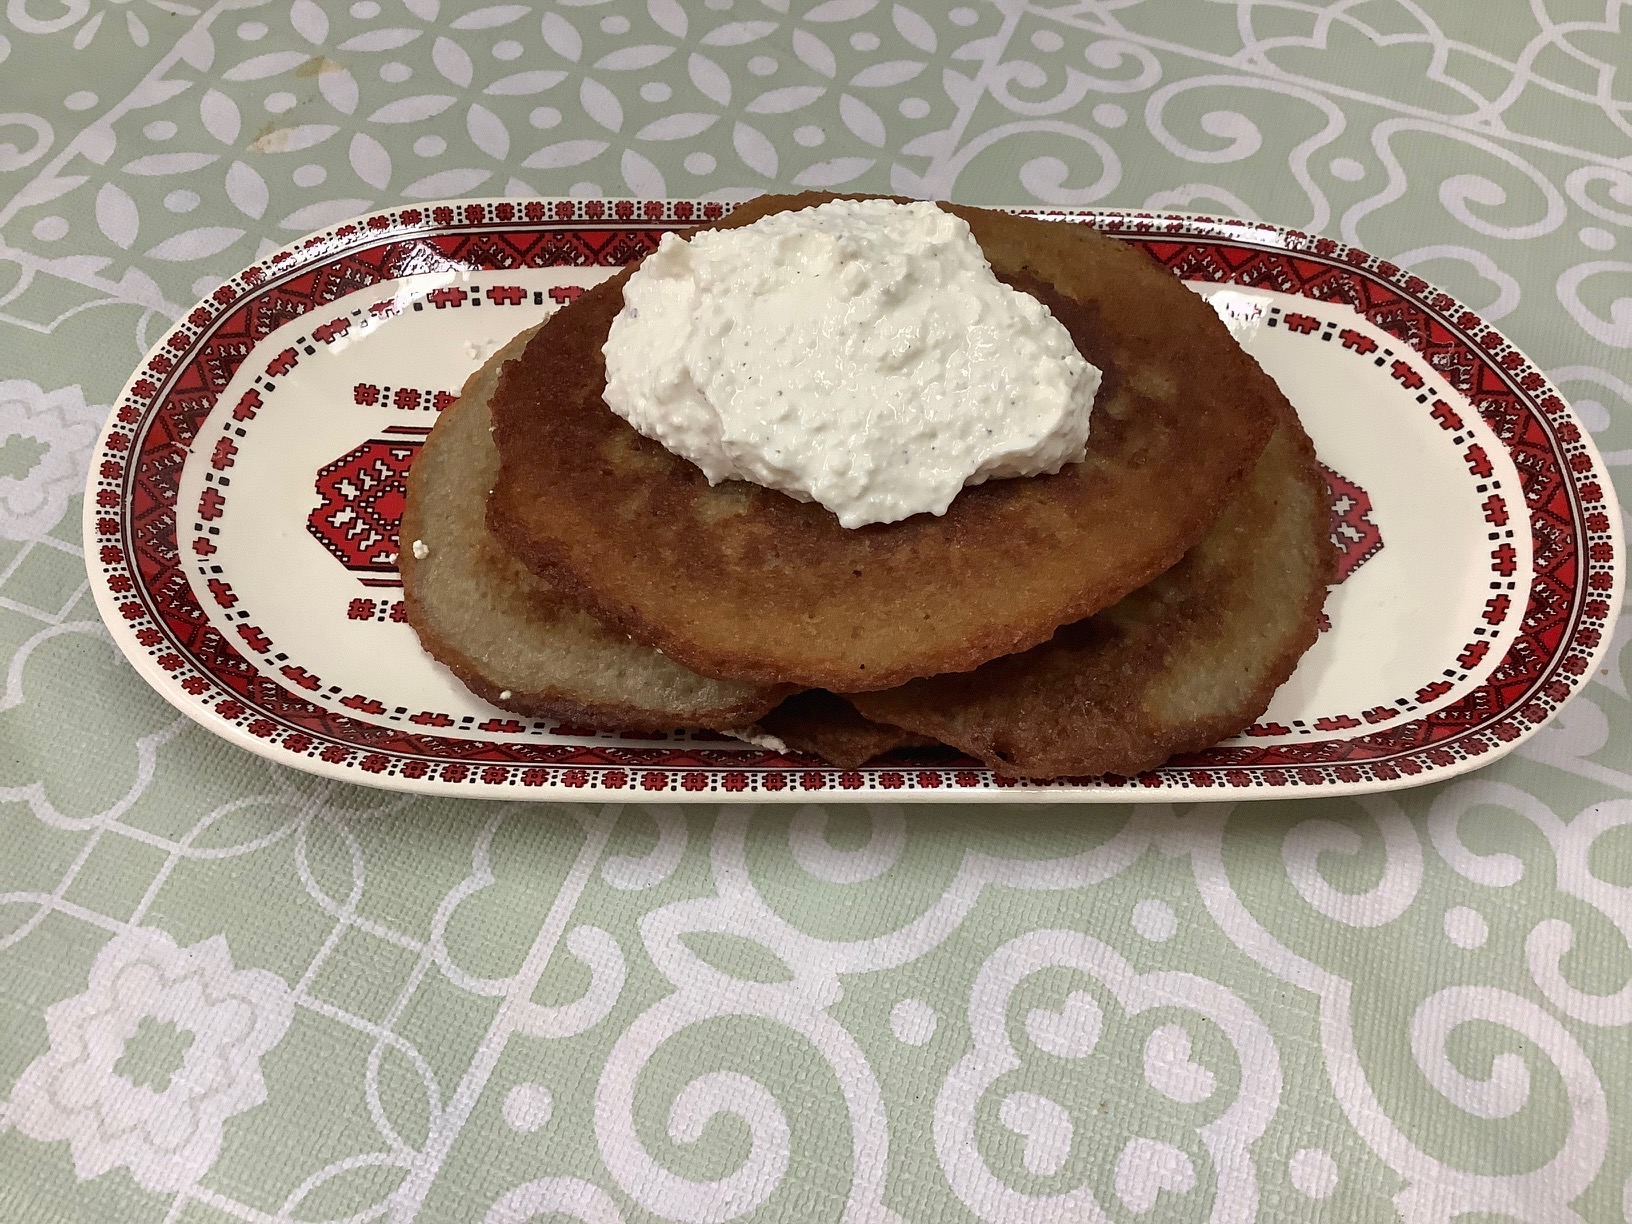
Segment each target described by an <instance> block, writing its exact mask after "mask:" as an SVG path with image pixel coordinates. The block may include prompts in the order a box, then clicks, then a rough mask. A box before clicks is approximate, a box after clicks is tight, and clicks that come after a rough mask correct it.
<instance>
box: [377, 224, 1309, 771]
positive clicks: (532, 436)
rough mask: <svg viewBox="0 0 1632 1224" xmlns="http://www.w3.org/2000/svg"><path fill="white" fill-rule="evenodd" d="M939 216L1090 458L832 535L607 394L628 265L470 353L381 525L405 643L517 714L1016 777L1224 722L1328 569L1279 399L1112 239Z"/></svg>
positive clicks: (1303, 465) (1153, 752)
mask: <svg viewBox="0 0 1632 1224" xmlns="http://www.w3.org/2000/svg"><path fill="white" fill-rule="evenodd" d="M833 198H835V197H833V196H830V195H825V194H808V195H800V196H781V197H764V198H761V199H758V200H755V201H753V202H751V203H749V204H746V205H743V206H742V207H740V208H738V209H737V210H736V211H735V212H733V213H732V214H731V216H730V217H729V218H728V219H727V220H725V221H722V222H720V223H719V225H720V226H721V227H735V226H741V225H746V224H748V223H750V222H752V221H754V220H757V219H758V218H760V217H763V216H765V215H767V214H769V213H772V212H778V211H784V210H789V209H798V208H806V207H810V206H812V205H815V204H819V203H823V202H825V201H827V200H830V199H833ZM942 207H944V208H946V209H948V210H949V211H951V212H954V213H956V214H957V215H958V216H960V217H962V218H963V219H964V220H965V221H967V222H968V224H969V227H970V229H971V231H972V232H973V234H974V237H975V239H976V240H977V241H978V242H979V243H980V245H981V247H982V249H983V250H984V251H985V253H986V256H987V258H988V259H989V260H990V262H991V264H992V268H993V270H994V271H995V272H996V274H997V276H998V277H999V278H1000V279H1001V280H1004V281H1006V282H1008V283H1009V284H1011V285H1013V286H1014V287H1015V288H1017V289H1020V290H1023V291H1024V292H1026V293H1029V294H1032V295H1033V296H1035V297H1036V298H1037V299H1038V300H1040V301H1041V302H1042V303H1043V304H1044V305H1046V306H1047V307H1048V308H1049V309H1050V310H1051V311H1052V312H1053V314H1054V316H1055V317H1056V318H1057V319H1058V320H1059V321H1060V322H1061V323H1062V324H1064V325H1065V327H1066V329H1067V330H1068V331H1069V332H1070V333H1071V337H1072V339H1073V340H1074V341H1075V343H1076V345H1077V348H1078V350H1079V351H1080V352H1081V353H1082V355H1083V356H1084V357H1085V358H1087V359H1088V360H1089V361H1090V362H1092V363H1093V364H1094V365H1096V366H1098V367H1099V368H1100V369H1101V370H1102V371H1103V372H1104V382H1103V384H1102V385H1101V388H1100V391H1099V395H1098V398H1097V399H1096V401H1095V405H1094V415H1093V424H1092V429H1091V432H1090V436H1089V439H1088V453H1087V457H1086V458H1085V459H1084V461H1083V462H1081V463H1077V464H1069V465H1067V466H1066V467H1065V468H1064V469H1063V470H1062V471H1061V472H1060V473H1059V474H1058V475H1054V476H1036V477H1022V478H1017V479H1010V480H996V481H990V482H988V483H986V484H983V485H979V486H977V487H974V488H969V489H965V490H964V491H963V492H962V493H960V494H959V495H958V497H957V498H956V499H955V500H954V501H953V503H952V505H951V506H950V508H949V509H948V510H947V512H946V513H945V514H944V515H941V516H938V517H937V516H934V515H927V514H920V515H915V516H913V517H912V518H909V519H905V520H902V521H900V522H896V523H889V524H875V525H871V526H866V527H860V528H855V529H846V528H844V527H841V526H840V525H839V523H838V520H837V519H836V518H835V517H834V516H833V514H832V513H831V512H829V511H828V510H826V509H825V508H824V507H822V506H820V505H818V504H816V503H805V502H797V501H794V500H793V499H792V498H789V497H787V496H786V495H784V494H782V493H779V492H776V491H773V490H770V489H765V488H761V487H759V486H756V485H752V484H747V483H744V482H741V481H727V482H725V483H722V484H720V485H716V486H712V487H711V486H710V485H709V483H708V481H707V478H706V477H704V476H703V474H702V472H701V471H699V470H698V469H697V468H696V467H695V466H693V465H692V464H691V463H689V462H688V461H686V460H684V459H681V458H679V457H678V456H676V455H674V454H672V453H670V452H669V451H668V450H666V449H665V448H664V447H663V446H661V445H660V444H659V443H657V442H654V441H652V440H650V439H648V438H645V437H643V436H641V435H640V434H638V433H636V432H635V430H634V429H633V428H632V427H631V426H630V425H629V424H628V423H627V422H625V421H624V420H623V419H622V418H620V417H618V416H616V415H615V414H614V413H613V412H612V411H611V409H609V408H608V407H607V406H606V404H605V403H604V402H603V400H602V393H603V391H604V389H605V385H606V370H605V363H604V361H603V358H602V355H601V348H602V345H603V344H604V343H605V341H606V336H607V331H608V329H609V328H610V326H611V324H612V320H613V318H614V316H615V315H616V314H617V312H618V311H619V309H621V307H622V304H623V283H624V281H625V280H626V279H627V278H628V275H629V272H628V271H627V270H626V271H624V272H622V273H620V274H619V275H618V276H617V277H615V278H613V279H612V280H610V281H608V282H606V283H604V284H602V285H599V286H597V287H595V288H593V289H591V290H589V291H588V292H586V293H585V294H584V295H583V296H582V297H580V298H579V299H578V300H577V301H576V302H575V303H573V304H572V305H570V306H568V307H566V308H564V309H563V310H561V311H559V312H558V313H557V314H555V315H554V316H552V317H551V318H550V319H549V320H547V321H546V322H545V323H543V324H542V325H541V326H539V327H537V328H535V329H533V330H532V331H530V332H527V333H525V334H523V335H521V336H518V337H517V338H516V339H515V340H513V341H512V342H511V343H510V344H509V345H508V346H506V347H505V348H504V349H503V350H501V351H500V352H499V353H498V354H496V355H495V356H494V357H493V359H492V360H490V361H489V362H488V363H487V364H486V365H485V366H483V367H482V369H480V370H479V371H477V372H476V373H475V374H474V375H472V376H471V378H470V380H469V381H468V382H467V383H466V384H465V386H464V389H463V391H462V392H461V394H460V396H459V399H458V400H457V402H455V403H454V404H453V405H452V406H451V407H449V408H448V409H447V410H446V411H445V412H444V413H443V415H442V417H441V418H440V420H439V421H438V423H437V426H436V428H435V430H433V431H432V434H431V436H430V438H429V439H428V440H427V442H426V444H425V448H424V450H423V451H422V453H421V454H420V456H419V459H418V461H417V462H416V463H415V465H414V468H413V471H412V473H411V477H410V481H409V496H408V507H407V511H406V513H405V515H404V517H403V522H402V533H401V539H402V542H403V548H402V553H401V566H402V577H403V584H404V587H405V588H406V597H407V609H408V619H409V622H410V623H411V624H412V625H413V627H414V629H415V630H416V631H417V632H418V634H419V638H420V641H421V643H422V644H423V645H424V647H425V649H426V650H427V651H429V652H430V654H431V655H433V656H434V657H435V658H436V659H438V660H440V661H441V662H442V663H444V664H446V665H447V666H448V667H449V668H450V669H451V670H452V671H453V672H454V674H455V675H457V676H458V677H459V679H460V680H462V681H463V682H464V683H465V684H466V685H467V686H468V687H469V688H470V689H471V690H472V691H473V692H475V693H476V694H477V695H478V696H480V697H482V698H484V699H485V700H487V701H490V702H493V703H494V704H496V705H499V706H502V707H504V708H506V709H509V710H514V711H517V712H519V713H523V714H530V715H534V716H542V717H548V718H556V719H562V720H565V721H569V722H572V723H575V724H579V725H588V726H593V727H601V728H606V729H612V730H618V731H631V732H638V731H667V730H671V729H674V728H678V727H706V728H712V729H715V730H721V731H743V730H747V729H752V728H758V729H760V730H762V731H763V732H766V733H769V734H771V735H774V736H776V737H778V738H780V739H782V740H783V741H785V742H786V743H787V744H789V745H790V746H792V747H793V748H796V749H801V750H804V751H810V752H814V753H816V754H817V755H819V756H821V757H823V758H825V759H826V760H828V761H830V762H832V763H834V764H836V765H841V766H845V767H849V766H853V765H856V764H859V763H861V762H862V761H865V760H868V759H871V758H872V757H874V756H877V755H879V754H881V753H884V752H888V751H892V750H895V749H900V748H923V747H927V746H929V745H935V744H942V745H949V746H950V747H952V748H955V749H958V750H960V751H962V752H964V753H967V754H969V755H971V756H974V757H977V758H979V759H980V760H982V761H984V762H985V763H986V764H987V765H989V766H991V767H992V768H993V769H994V770H997V771H998V772H1000V773H1003V774H1006V775H1010V776H1031V777H1056V776H1062V775H1071V776H1081V775H1097V774H1102V773H1116V774H1123V775H1129V774H1134V773H1138V772H1140V771H1141V770H1145V769H1148V768H1151V767H1153V766H1156V765H1158V764H1160V763H1161V762H1163V761H1165V760H1166V759H1167V758H1168V757H1170V756H1172V755H1173V754H1174V753H1178V752H1185V751H1193V750H1196V749H1200V748H1204V747H1207V746H1209V745H1211V744H1214V743H1217V742H1218V741H1219V740H1221V739H1224V738H1226V737H1228V736H1230V735H1233V734H1235V733H1237V732H1238V731H1240V730H1241V729H1242V728H1244V727H1246V726H1247V725H1248V724H1250V723H1251V722H1252V721H1253V720H1254V719H1255V718H1256V717H1257V716H1258V715H1259V714H1261V713H1262V712H1263V710H1264V708H1265V706H1266V705H1267V704H1268V702H1269V699H1270V697H1271V695H1272V694H1273V693H1274V691H1275V690H1276V689H1277V688H1278V687H1279V686H1280V685H1281V684H1282V683H1283V682H1284V681H1285V680H1286V678H1287V677H1288V676H1289V675H1291V673H1292V669H1293V668H1294V667H1295V666H1296V664H1297V661H1298V659H1299V658H1300V657H1301V656H1302V654H1303V652H1304V651H1305V650H1307V649H1308V647H1309V646H1310V644H1311V643H1312V642H1313V641H1314V640H1315V636H1316V634H1317V632H1318V628H1317V623H1318V621H1319V617H1320V611H1321V606H1322V603H1323V601H1324V599H1325V594H1326V585H1327V583H1328V582H1330V581H1331V580H1332V579H1333V566H1334V554H1333V550H1332V547H1331V543H1330V539H1329V512H1328V508H1327V498H1326V490H1325V484H1324V481H1323V479H1322V476H1321V474H1320V470H1319V468H1318V466H1317V464H1316V462H1315V456H1314V450H1313V448H1312V446H1311V445H1310V442H1309V438H1308V436H1307V435H1306V434H1305V433H1304V430H1303V427H1302V426H1301V425H1300V424H1299V422H1298V418H1297V415H1296V413H1295V412H1294V411H1293V409H1292V406H1291V405H1290V404H1289V403H1288V402H1287V400H1286V398H1285V396H1283V395H1282V394H1281V392H1280V390H1279V389H1278V388H1277V387H1276V385H1275V383H1274V382H1273V381H1272V380H1271V379H1270V378H1269V376H1268V375H1266V374H1265V373H1264V372H1263V371H1262V370H1261V369H1260V368H1259V367H1258V365H1257V363H1256V362H1254V361H1253V360H1252V358H1251V357H1249V356H1247V354H1246V353H1244V352H1243V351H1242V350H1241V348H1240V347H1239V346H1238V345H1237V344H1236V342H1235V341H1234V339H1233V338H1232V337H1231V335H1230V333H1229V331H1228V329H1227V328H1226V327H1225V326H1224V324H1223V323H1222V322H1221V321H1220V320H1219V319H1218V317H1217V315H1216V314H1215V313H1214V311H1213V310H1212V308H1211V307H1210V306H1208V305H1207V304H1206V303H1205V302H1204V301H1202V300H1201V299H1200V298H1198V297H1197V296H1196V295H1195V294H1193V293H1191V292H1190V291H1189V290H1188V289H1186V288H1185V287H1184V286H1183V285H1182V284H1181V283H1180V282H1179V281H1178V280H1176V279H1175V278H1174V277H1172V276H1171V275H1170V274H1168V273H1167V272H1166V271H1165V270H1163V269H1162V268H1161V267H1159V266H1158V265H1157V264H1155V263H1154V262H1153V261H1152V260H1150V259H1149V258H1148V257H1147V256H1145V255H1144V254H1143V253H1141V252H1139V251H1138V250H1136V249H1134V248H1132V247H1130V246H1127V245H1125V244H1123V243H1121V242H1118V241H1116V240H1114V239H1111V238H1107V237H1105V236H1103V235H1101V234H1099V233H1096V232H1095V231H1094V230H1092V229H1091V228H1089V227H1087V226H1083V225H1066V224H1060V223H1057V222H1046V221H1038V220H1033V219H1028V218H1021V217H1014V216H1010V215H1008V214H1004V213H997V212H990V211H986V210H982V209H973V208H962V207H958V206H954V205H942ZM416 542H417V543H416ZM420 554H423V555H420Z"/></svg>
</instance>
